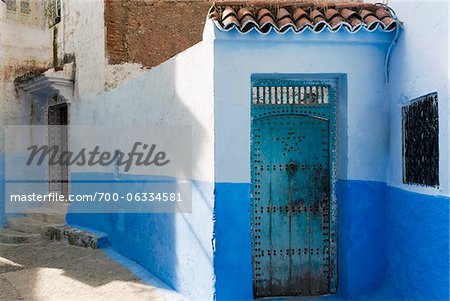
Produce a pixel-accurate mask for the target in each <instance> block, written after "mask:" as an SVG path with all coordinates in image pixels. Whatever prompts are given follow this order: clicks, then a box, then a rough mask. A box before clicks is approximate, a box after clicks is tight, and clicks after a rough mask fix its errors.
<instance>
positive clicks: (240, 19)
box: [209, 2, 402, 33]
mask: <svg viewBox="0 0 450 301" xmlns="http://www.w3.org/2000/svg"><path fill="white" fill-rule="evenodd" d="M209 18H210V19H212V20H213V21H214V23H215V25H216V26H217V27H218V28H219V29H221V30H225V31H227V30H231V29H233V28H235V29H236V30H238V31H240V32H243V33H245V32H249V31H251V30H253V29H255V30H257V31H259V32H261V33H267V32H269V31H270V30H272V29H273V30H275V31H278V32H285V31H287V30H289V29H291V30H293V31H295V32H301V31H303V30H305V29H307V28H309V29H311V30H313V31H316V32H319V31H322V30H323V29H324V28H328V29H329V30H331V31H336V30H339V29H340V28H341V27H345V28H347V30H349V31H352V32H354V31H357V30H359V29H361V28H365V29H366V30H368V31H374V30H376V29H377V28H379V29H381V30H383V31H392V30H394V29H396V28H397V27H399V26H402V23H401V22H400V21H399V20H398V19H397V18H396V16H395V13H394V12H393V11H392V10H391V9H390V8H389V7H387V6H385V5H382V4H368V3H358V4H351V3H350V4H337V5H326V6H325V5H324V6H319V5H311V4H308V5H307V4H302V3H298V4H283V3H276V2H268V3H253V4H251V3H245V2H230V3H225V2H219V3H217V4H214V5H213V6H212V7H211V9H210V11H209Z"/></svg>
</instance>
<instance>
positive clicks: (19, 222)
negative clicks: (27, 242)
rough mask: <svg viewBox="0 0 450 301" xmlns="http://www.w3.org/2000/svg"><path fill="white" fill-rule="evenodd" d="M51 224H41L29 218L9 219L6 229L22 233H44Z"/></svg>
mask: <svg viewBox="0 0 450 301" xmlns="http://www.w3.org/2000/svg"><path fill="white" fill-rule="evenodd" d="M51 226H53V225H52V224H49V223H45V222H41V221H38V220H35V219H32V218H30V217H15V218H9V219H8V222H7V228H9V229H11V230H15V231H20V232H24V233H46V232H47V229H48V228H50V227H51Z"/></svg>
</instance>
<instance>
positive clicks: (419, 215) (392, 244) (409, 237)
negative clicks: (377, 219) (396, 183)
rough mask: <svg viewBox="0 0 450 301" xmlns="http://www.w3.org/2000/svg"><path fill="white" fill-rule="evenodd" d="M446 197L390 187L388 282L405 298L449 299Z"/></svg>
mask: <svg viewBox="0 0 450 301" xmlns="http://www.w3.org/2000/svg"><path fill="white" fill-rule="evenodd" d="M449 201H450V198H448V197H442V196H428V195H422V194H417V193H412V192H408V191H405V190H401V189H398V188H390V189H389V202H388V204H387V211H386V212H387V217H388V219H387V229H388V232H387V235H388V250H387V256H388V258H389V262H388V263H389V266H388V273H387V280H386V282H387V283H388V284H392V286H393V288H394V289H395V290H396V291H397V292H398V293H399V295H400V297H401V299H404V300H449Z"/></svg>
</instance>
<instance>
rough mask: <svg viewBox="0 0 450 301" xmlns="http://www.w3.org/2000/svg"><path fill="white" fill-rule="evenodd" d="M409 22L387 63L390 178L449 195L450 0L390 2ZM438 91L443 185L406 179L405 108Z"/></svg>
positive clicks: (423, 190)
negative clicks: (403, 167) (404, 168)
mask: <svg viewBox="0 0 450 301" xmlns="http://www.w3.org/2000/svg"><path fill="white" fill-rule="evenodd" d="M389 5H390V6H391V7H392V8H393V9H394V10H395V12H396V13H397V15H398V17H399V19H400V20H401V21H403V22H404V23H405V27H404V30H403V32H402V33H401V35H400V38H399V41H398V43H397V45H396V47H395V48H394V51H393V53H392V57H391V63H390V68H389V73H390V82H389V92H390V98H391V117H390V123H391V138H390V158H389V159H390V164H389V174H388V183H389V184H390V185H392V186H396V187H400V188H403V189H407V190H410V191H415V192H420V193H426V194H441V195H449V189H450V184H449V181H450V177H449V170H450V169H449V165H450V161H449V151H450V148H449V145H450V137H449V128H450V126H449V105H448V104H449V90H448V89H449V69H448V66H449V65H448V63H449V48H448V47H449V46H448V42H449V28H448V27H449V22H448V20H449V18H448V16H449V4H448V2H447V1H436V2H431V1H430V2H425V1H423V2H412V1H390V2H389ZM431 92H438V102H439V141H440V148H439V153H440V158H439V170H440V183H441V185H440V188H439V189H436V188H425V187H420V186H414V185H405V184H403V183H402V121H401V108H402V106H404V105H405V104H407V103H409V101H410V100H412V99H415V98H417V97H419V96H422V95H425V94H428V93H431Z"/></svg>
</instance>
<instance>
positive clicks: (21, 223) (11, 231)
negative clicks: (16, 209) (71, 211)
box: [0, 205, 67, 245]
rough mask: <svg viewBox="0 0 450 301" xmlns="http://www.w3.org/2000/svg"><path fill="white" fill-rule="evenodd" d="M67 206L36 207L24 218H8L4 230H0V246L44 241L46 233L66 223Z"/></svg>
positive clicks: (29, 210) (28, 211)
mask: <svg viewBox="0 0 450 301" xmlns="http://www.w3.org/2000/svg"><path fill="white" fill-rule="evenodd" d="M66 212H67V205H64V206H60V207H56V206H55V207H54V208H52V207H49V206H44V207H36V208H30V209H28V210H27V213H26V214H25V216H19V217H11V218H8V220H7V224H6V228H4V229H0V244H7V245H9V244H23V243H37V242H40V241H43V240H45V238H46V237H47V235H46V233H47V232H48V231H49V229H51V228H52V227H55V226H61V225H64V224H65V223H66Z"/></svg>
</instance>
